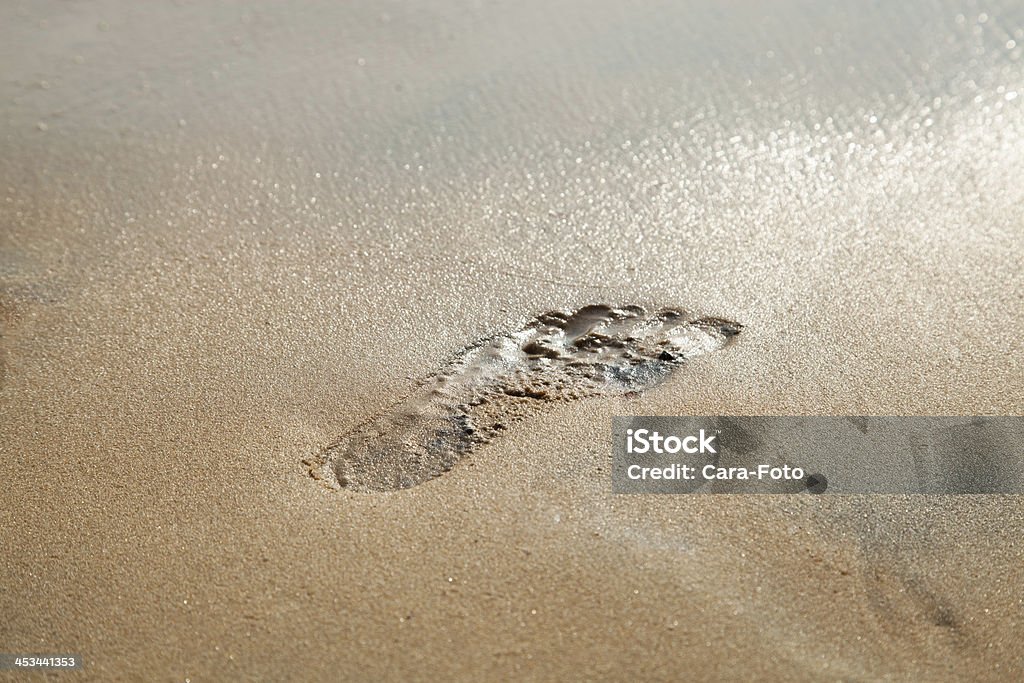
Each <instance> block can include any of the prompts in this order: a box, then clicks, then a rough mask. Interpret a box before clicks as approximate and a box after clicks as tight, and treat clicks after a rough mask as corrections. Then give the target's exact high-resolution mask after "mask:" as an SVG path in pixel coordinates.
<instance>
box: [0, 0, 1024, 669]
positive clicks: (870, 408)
mask: <svg viewBox="0 0 1024 683" xmlns="http://www.w3.org/2000/svg"><path fill="white" fill-rule="evenodd" d="M1022 51H1024V8H1022V7H1021V5H1020V4H1019V3H1013V2H992V3H981V2H979V3H973V2H972V3H953V2H922V1H918V0H915V1H913V2H904V3H889V4H888V5H886V6H878V5H871V6H867V5H863V4H861V3H854V2H844V3H812V2H807V3H802V2H801V3H798V2H790V1H788V0H781V1H779V2H774V3H770V4H768V3H758V2H729V3H717V2H687V3H668V2H664V3H662V2H635V3H634V2H603V3H593V2H578V3H541V2H538V3H528V2H522V3H497V2H447V1H446V2H430V3H393V2H384V3H363V4H361V5H349V4H346V3H340V4H339V3H328V2H324V3H316V2H309V3H302V4H301V5H295V6H293V7H288V8H286V7H285V6H283V5H282V4H280V3H271V2H259V3H223V4H221V3H212V2H211V3H206V2H195V3H191V2H181V3H166V4H165V3H160V4H152V3H131V2H124V1H120V0H105V1H88V2H76V3H67V2H55V1H52V0H42V1H33V2H6V3H4V4H3V6H2V7H0V65H2V66H0V197H2V199H0V324H2V338H0V354H2V355H0V480H2V482H3V494H2V496H3V505H2V506H0V528H2V530H3V531H2V534H0V586H2V589H0V614H2V615H3V618H2V619H0V651H3V652H25V651H33V652H50V653H76V654H80V655H82V656H83V657H84V658H85V662H86V664H85V669H84V671H83V672H81V673H80V674H77V675H78V676H80V677H81V678H82V679H83V680H177V681H187V680H191V681H203V680H253V679H262V680H317V679H321V680H339V679H341V680H584V679H585V680H638V679H645V680H730V679H741V680H752V679H761V680H772V679H774V680H790V681H797V680H809V681H814V680H844V681H857V680H872V681H873V680H907V681H925V680H927V681H939V680H957V679H960V680H992V681H1002V680H1014V679H1016V678H1019V677H1020V676H1021V675H1022V670H1024V655H1022V653H1021V649H1020V643H1021V641H1022V640H1024V597H1022V596H1024V590H1022V589H1024V568H1022V562H1021V559H1022V557H1024V541H1022V538H1024V508H1022V506H1021V501H1020V499H1019V497H1014V496H906V497H903V496H842V497H840V496H836V497H828V496H823V497H811V496H807V495H793V496H681V495H680V496H614V495H612V494H611V484H610V478H609V472H608V466H609V462H610V425H611V418H612V416H614V415H686V414H695V415H743V414H754V415H761V414H763V415H772V414H779V415H805V414H806V415H809V414H837V415H842V414H849V415H971V414H984V415H1019V414H1020V413H1021V407H1022V405H1024V371H1022V365H1021V358H1022V355H1024V354H1022V352H1024V349H1022V343H1021V339H1022V337H1024V322H1022V320H1024V275H1022V269H1021V262H1022V260H1024V182H1021V179H1022V178H1024V110H1022V107H1024V65H1022V61H1021V59H1022ZM1018 94H1019V96H1018ZM586 304H611V305H616V306H622V305H631V304H635V305H640V306H644V307H648V308H655V307H658V306H664V305H670V306H681V307H683V308H685V309H687V310H688V311H692V312H694V314H697V315H704V316H718V317H722V318H725V319H729V320H733V321H737V322H739V323H741V324H742V325H743V326H744V329H743V333H742V334H741V335H740V336H739V337H738V338H737V340H736V341H735V343H732V344H731V345H729V346H728V347H726V348H723V349H721V350H718V351H715V352H714V353H709V354H707V355H705V356H701V357H700V358H697V359H694V360H693V361H692V362H690V363H689V364H687V365H686V366H685V367H682V368H680V369H679V371H678V372H676V373H674V374H673V375H672V376H671V378H669V379H668V380H667V381H665V382H664V383H662V384H660V385H659V386H657V387H655V388H653V389H651V390H650V391H647V392H644V393H642V394H641V395H638V396H613V397H608V398H597V399H587V400H581V401H577V402H568V403H561V404H558V405H553V406H552V407H551V408H550V409H548V410H545V411H544V412H543V413H542V414H540V415H537V416H535V417H532V418H530V419H529V420H527V421H524V422H521V423H519V424H517V425H515V426H514V428H512V429H509V430H508V431H507V433H506V434H505V435H504V436H503V437H502V438H500V439H497V440H495V441H494V442H493V443H491V444H488V445H487V446H485V447H483V448H480V449H479V450H477V451H476V452H474V453H473V454H472V456H471V457H470V458H467V459H465V460H463V461H462V462H460V463H458V465H456V466H455V467H454V469H452V471H451V472H449V473H447V474H445V475H444V476H441V477H438V478H436V479H433V480H430V481H428V482H426V483H423V484H421V485H419V486H416V487H414V488H411V489H408V490H402V491H380V492H370V493H358V492H352V491H344V490H342V491H334V490H329V489H328V488H327V487H325V486H322V485H320V484H318V483H317V482H315V481H313V480H312V479H311V478H310V476H309V474H308V472H307V468H306V467H305V466H304V465H303V460H304V459H307V458H309V457H311V456H312V455H314V454H316V453H318V452H320V451H321V449H323V447H324V446H326V445H327V444H329V443H331V441H332V440H333V439H335V438H336V437H337V436H338V435H340V434H343V433H345V432H346V431H348V430H351V429H352V428H353V427H355V426H356V425H358V424H359V423H361V422H363V421H364V420H366V419H368V418H370V417H372V416H374V415H376V414H378V413H380V412H381V411H383V410H386V409H387V408H388V406H390V405H392V404H393V403H394V402H395V401H397V400H398V399H399V398H401V397H403V396H405V395H406V394H408V392H409V391H411V389H412V387H413V386H414V385H415V383H416V382H417V381H418V380H419V379H421V378H424V377H427V376H429V375H430V374H431V373H432V372H434V371H435V370H436V369H437V368H438V367H440V366H441V365H442V363H444V362H445V360H446V359H448V358H450V357H451V356H452V354H453V353H456V352H458V351H459V350H460V349H462V348H464V347H465V346H466V345H467V344H469V343H471V342H473V341H474V340H476V339H479V338H481V337H484V336H487V335H491V334H495V333H500V332H505V331H509V330H515V329H518V328H519V327H520V326H522V324H523V323H524V321H526V320H528V319H530V318H531V317H533V316H536V315H538V314H540V313H542V312H544V311H549V310H553V309H574V308H577V307H579V306H582V305H586ZM65 675H66V674H65ZM0 677H3V678H5V679H6V678H8V677H9V679H10V680H22V679H25V678H26V677H25V676H24V675H23V674H20V673H16V672H14V673H12V672H0Z"/></svg>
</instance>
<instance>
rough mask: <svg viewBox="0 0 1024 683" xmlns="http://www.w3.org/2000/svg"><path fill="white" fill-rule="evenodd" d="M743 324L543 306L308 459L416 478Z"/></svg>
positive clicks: (663, 367) (378, 483)
mask: <svg viewBox="0 0 1024 683" xmlns="http://www.w3.org/2000/svg"><path fill="white" fill-rule="evenodd" d="M741 327H742V326H741V325H739V324H737V323H733V322H729V321H727V320H721V319H718V318H700V319H689V318H688V317H687V315H686V314H685V313H684V312H683V311H681V310H678V309H674V308H663V309H660V310H658V311H655V312H653V313H648V312H647V311H646V310H644V309H643V308H642V307H640V306H623V307H622V308H613V307H611V306H604V305H597V306H585V307H583V308H581V309H579V310H577V311H575V312H572V313H567V312H563V311H552V312H549V313H545V314H543V315H541V316H538V317H537V318H535V319H533V320H531V321H530V322H529V323H527V324H526V326H525V327H523V329H521V330H519V331H517V332H513V333H511V334H501V335H497V336H494V337H490V338H488V339H484V340H483V341H480V342H478V343H476V344H473V345H472V346H469V347H467V348H466V349H464V350H462V351H460V352H459V353H458V354H456V355H455V357H454V358H453V359H452V360H451V361H450V362H449V363H448V364H447V366H446V367H445V368H444V369H443V370H441V371H440V372H438V373H437V374H435V375H433V376H431V377H429V378H428V379H427V380H425V381H424V382H422V383H421V384H420V385H419V386H418V387H417V388H416V390H415V391H414V392H413V393H412V394H411V395H409V396H408V397H406V398H405V399H403V400H402V401H400V402H399V403H397V404H396V405H394V406H393V407H392V408H390V409H389V410H388V411H386V412H384V413H382V414H380V415H378V416H376V417H374V418H371V419H370V420H368V421H366V422H364V423H363V424H361V425H359V426H358V427H356V428H355V429H354V430H352V431H351V432H349V433H347V434H345V435H344V436H342V437H341V438H339V439H338V440H337V441H336V442H335V443H333V444H331V445H330V446H328V447H327V448H325V449H324V450H323V451H322V452H321V453H320V454H319V455H318V456H317V457H316V458H314V459H311V460H309V461H306V465H307V466H308V467H309V472H310V475H311V476H313V478H315V479H318V480H320V481H323V482H324V483H326V484H327V485H328V486H331V487H332V488H338V487H345V488H348V489H351V490H354V491H392V490H395V489H402V488H409V487H411V486H415V485H416V484H421V483H423V482H425V481H427V480H429V479H432V478H434V477H437V476H440V475H441V474H443V473H445V472H447V471H449V470H451V468H452V467H454V466H455V464H456V463H457V462H458V461H459V460H460V459H462V458H463V457H465V456H466V455H467V454H469V453H471V452H472V451H473V450H474V449H475V448H477V447H479V446H481V445H482V444H486V443H488V442H490V441H491V440H493V439H494V438H495V437H497V436H499V435H500V434H501V433H502V432H503V431H505V430H507V429H509V428H510V427H511V426H512V425H514V424H516V423H517V422H521V421H522V420H525V419H527V418H529V417H530V416H531V415H536V414H538V413H540V412H541V411H544V410H546V409H547V408H548V407H549V406H550V405H551V404H553V403H564V402H568V401H575V400H578V399H582V398H588V397H595V396H619V395H624V394H629V393H637V392H641V391H644V390H645V389H648V388H650V387H652V386H654V385H655V384H657V383H658V382H659V381H661V380H662V379H663V378H665V377H666V376H667V375H668V374H669V373H670V372H671V371H672V370H673V369H675V368H676V367H678V366H679V365H681V364H682V363H683V362H684V361H686V360H687V359H689V358H692V357H694V356H699V355H701V354H704V353H708V352H710V351H715V350H717V349H720V348H722V347H723V346H725V345H726V344H727V343H728V342H729V340H730V339H731V338H732V337H733V336H735V335H737V334H739V331H740V329H741Z"/></svg>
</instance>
